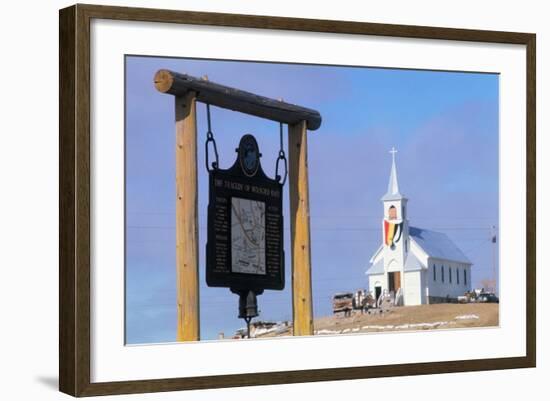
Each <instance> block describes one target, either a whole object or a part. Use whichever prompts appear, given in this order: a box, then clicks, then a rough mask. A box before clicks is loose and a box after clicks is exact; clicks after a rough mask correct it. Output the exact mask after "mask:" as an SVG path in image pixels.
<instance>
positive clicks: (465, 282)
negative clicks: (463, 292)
mask: <svg viewBox="0 0 550 401" xmlns="http://www.w3.org/2000/svg"><path fill="white" fill-rule="evenodd" d="M464 285H468V283H467V281H466V269H464Z"/></svg>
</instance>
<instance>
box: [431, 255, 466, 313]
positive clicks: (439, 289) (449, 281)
mask: <svg viewBox="0 0 550 401" xmlns="http://www.w3.org/2000/svg"><path fill="white" fill-rule="evenodd" d="M434 265H435V280H434V273H433V269H434ZM470 266H471V265H470V264H466V263H460V262H455V261H449V260H441V259H436V258H429V269H428V274H427V279H428V280H427V284H428V287H429V289H428V292H429V296H430V303H437V302H446V301H447V298H451V299H452V300H455V299H456V297H458V296H460V295H464V293H465V292H466V291H469V290H470V289H471V286H470V276H471V272H470ZM442 267H443V269H442ZM449 268H450V271H451V275H450V277H449ZM457 270H458V282H457V273H456V272H457ZM442 271H443V278H442V276H441V272H442ZM464 271H466V277H467V280H466V283H465V282H464Z"/></svg>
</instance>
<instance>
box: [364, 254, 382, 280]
mask: <svg viewBox="0 0 550 401" xmlns="http://www.w3.org/2000/svg"><path fill="white" fill-rule="evenodd" d="M382 273H384V258H381V259H380V260H379V261H378V262H376V263H375V264H373V265H371V267H369V269H368V270H367V271H366V272H365V274H366V275H367V276H370V275H371V274H382Z"/></svg>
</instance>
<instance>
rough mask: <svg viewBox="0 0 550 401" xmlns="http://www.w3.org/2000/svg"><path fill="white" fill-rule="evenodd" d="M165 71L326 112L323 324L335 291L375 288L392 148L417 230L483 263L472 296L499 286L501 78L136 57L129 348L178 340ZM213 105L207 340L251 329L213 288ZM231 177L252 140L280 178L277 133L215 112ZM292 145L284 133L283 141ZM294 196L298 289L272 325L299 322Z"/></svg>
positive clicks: (287, 294) (132, 63)
mask: <svg viewBox="0 0 550 401" xmlns="http://www.w3.org/2000/svg"><path fill="white" fill-rule="evenodd" d="M161 68H166V69H171V70H174V71H178V72H184V73H187V74H190V75H195V76H203V75H205V74H206V75H208V77H209V79H210V80H211V81H214V82H218V83H222V84H224V85H228V86H233V87H237V88H240V89H243V90H247V91H251V92H254V93H257V94H261V95H265V96H268V97H272V98H283V99H284V100H285V101H287V102H290V103H295V104H299V105H302V106H306V107H310V108H314V109H316V110H319V112H320V113H321V115H322V117H323V123H322V125H321V128H319V129H318V130H317V131H313V132H310V133H309V134H308V135H309V136H308V141H309V144H308V145H309V174H310V176H309V181H310V209H311V229H312V232H311V241H312V279H313V297H314V314H315V316H324V315H328V314H330V312H331V309H330V306H331V305H330V299H331V295H332V294H333V293H334V292H338V291H354V290H356V289H358V288H365V287H366V286H367V281H366V280H367V279H366V276H365V274H364V272H365V270H366V268H367V267H368V261H369V259H370V257H371V255H372V253H373V252H374V251H375V250H376V248H377V247H378V246H379V245H380V242H381V233H380V227H381V219H382V204H381V202H380V197H381V196H382V195H383V194H384V193H385V190H386V188H387V182H388V177H389V171H390V165H391V158H390V154H389V153H388V151H389V150H390V149H391V147H392V146H395V147H396V148H397V150H398V153H397V158H396V161H397V170H398V178H399V185H400V189H401V192H402V193H404V194H405V196H407V197H408V198H409V204H408V216H409V220H410V224H411V225H412V226H417V227H422V228H427V229H433V230H437V231H442V232H445V233H446V234H447V235H448V236H449V237H450V238H451V239H452V240H454V241H455V243H456V244H457V245H458V246H459V247H460V248H461V249H462V250H463V251H464V253H466V255H467V256H468V257H469V258H470V259H471V260H472V261H473V263H474V266H473V270H472V276H473V284H474V286H476V287H477V286H480V281H481V280H482V279H490V278H491V277H492V251H491V243H490V241H489V239H490V227H491V226H492V225H496V226H498V96H499V92H498V75H494V74H478V73H457V72H437V71H415V70H397V69H380V68H364V67H340V66H316V65H295V64H270V63H253V62H232V61H211V60H193V59H174V58H152V57H137V56H131V57H127V58H126V145H125V146H126V341H127V343H148V342H165V341H174V340H175V333H176V306H175V305H176V304H175V296H176V286H175V277H176V276H175V221H174V220H175V202H174V199H175V158H174V99H173V97H172V96H171V95H164V94H161V93H159V92H157V91H156V89H155V88H154V85H153V76H154V74H155V72H156V71H157V70H158V69H161ZM205 117H206V116H205V106H204V105H203V104H198V158H199V160H198V164H199V177H198V179H199V259H200V260H199V263H200V296H201V299H200V302H201V338H203V339H214V338H216V337H217V334H218V333H219V332H224V333H225V334H226V335H230V334H232V333H233V332H234V331H235V330H236V329H238V328H240V327H243V322H242V320H240V319H237V297H236V296H235V295H233V294H231V293H230V291H229V290H228V289H222V288H208V287H207V286H206V282H205V276H204V260H205V259H204V249H205V237H206V208H207V199H208V196H207V195H208V185H207V184H208V182H207V178H208V175H207V172H206V170H205V168H204V140H205V136H206V118H205ZM212 124H213V131H214V135H215V137H216V141H217V144H218V149H219V153H220V165H221V167H222V168H228V167H229V166H230V165H231V164H232V163H233V161H234V159H235V156H236V155H235V152H234V149H235V147H236V146H237V144H238V142H239V139H240V137H241V136H242V135H244V134H246V133H252V134H253V135H254V136H255V137H256V138H257V140H258V142H259V145H260V150H261V152H262V154H263V157H262V160H261V161H262V166H263V169H264V171H265V172H266V173H267V174H269V175H271V176H273V175H274V169H275V159H276V156H277V151H278V146H279V145H278V141H279V138H278V132H279V131H278V124H277V123H275V122H272V121H267V120H263V119H259V118H256V117H252V116H248V115H245V114H241V113H236V112H231V111H227V110H223V109H219V108H216V107H213V108H212ZM285 146H286V135H285ZM287 194H288V188H285V202H284V215H285V218H286V224H285V227H286V232H285V251H286V263H285V264H286V277H287V285H286V288H285V290H283V291H266V292H265V293H264V294H262V295H261V296H260V297H259V298H258V301H259V307H260V310H261V316H260V318H261V319H265V320H285V319H291V318H292V304H291V284H290V283H291V281H290V280H291V274H290V265H291V263H290V247H289V238H290V232H289V230H288V227H289V226H290V224H289V223H288V216H289V212H288V195H287Z"/></svg>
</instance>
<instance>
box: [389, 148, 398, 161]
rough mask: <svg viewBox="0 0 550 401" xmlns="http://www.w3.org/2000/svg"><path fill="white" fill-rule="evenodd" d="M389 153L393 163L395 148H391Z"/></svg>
mask: <svg viewBox="0 0 550 401" xmlns="http://www.w3.org/2000/svg"><path fill="white" fill-rule="evenodd" d="M390 153H391V157H392V161H394V162H395V154H396V153H397V149H395V147H393V146H392V148H391V150H390Z"/></svg>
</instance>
